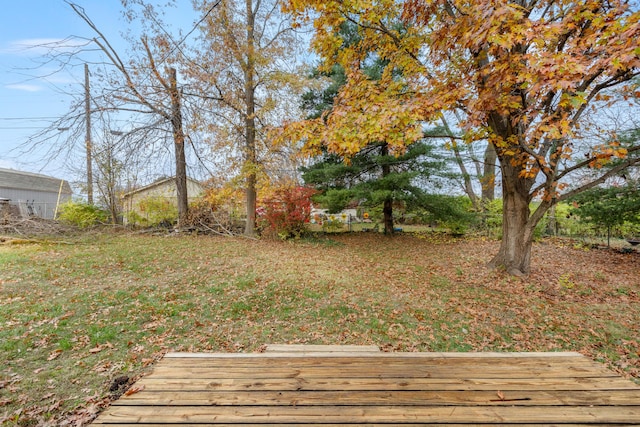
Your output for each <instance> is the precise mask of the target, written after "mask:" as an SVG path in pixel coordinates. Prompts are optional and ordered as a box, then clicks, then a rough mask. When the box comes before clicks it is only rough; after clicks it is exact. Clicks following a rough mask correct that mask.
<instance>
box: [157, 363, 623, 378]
mask: <svg viewBox="0 0 640 427" xmlns="http://www.w3.org/2000/svg"><path fill="white" fill-rule="evenodd" d="M153 374H154V375H155V376H156V377H158V378H183V377H195V378H212V379H213V378H304V379H307V378H416V377H417V378H465V377H473V378H563V377H564V378H580V377H594V376H599V377H603V378H606V377H615V376H616V375H615V373H613V372H610V371H604V370H598V371H594V370H593V369H589V368H586V367H575V366H540V367H535V366H511V365H504V366H500V365H494V366H483V367H478V368H473V367H456V366H438V367H434V366H424V365H417V366H413V367H410V368H409V367H405V366H385V367H384V369H379V368H378V367H375V366H373V365H370V367H369V369H366V368H364V367H363V366H353V365H352V366H332V367H324V366H317V367H277V366H275V367H274V366H262V367H256V368H227V369H218V368H210V367H198V366H195V367H189V366H185V367H178V368H174V367H170V366H157V367H156V368H155V369H154V371H153Z"/></svg>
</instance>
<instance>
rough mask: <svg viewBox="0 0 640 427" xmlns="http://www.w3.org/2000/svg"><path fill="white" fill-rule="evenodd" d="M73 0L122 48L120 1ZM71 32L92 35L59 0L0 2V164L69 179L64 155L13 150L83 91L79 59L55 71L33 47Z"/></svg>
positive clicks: (59, 38) (122, 25)
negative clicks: (70, 65) (75, 62)
mask: <svg viewBox="0 0 640 427" xmlns="http://www.w3.org/2000/svg"><path fill="white" fill-rule="evenodd" d="M74 2H75V3H76V4H78V5H79V6H81V7H83V8H84V9H85V11H86V13H87V15H88V16H89V17H90V18H91V19H92V20H93V21H94V23H95V24H96V26H97V27H98V28H99V29H100V30H101V31H103V32H104V33H105V35H106V36H107V37H108V38H109V39H110V41H111V42H112V43H114V44H115V45H116V46H119V47H121V48H122V50H123V51H124V50H125V47H126V46H125V45H124V44H122V41H121V39H120V32H121V31H123V30H125V28H124V26H125V22H124V20H123V19H122V18H121V11H122V4H121V2H120V0H74ZM181 3H184V5H185V6H184V9H183V10H184V12H186V15H189V17H193V11H192V10H191V6H190V4H191V2H190V1H188V0H185V1H181ZM187 8H188V10H186V9H187ZM185 21H186V20H185ZM189 22H193V19H190V21H189ZM70 36H80V37H93V33H92V32H91V30H90V29H89V27H88V26H87V24H86V23H85V22H84V21H82V19H81V18H80V17H79V16H77V15H76V14H75V12H74V11H73V10H72V9H71V7H70V6H69V5H68V4H67V3H66V2H65V1H64V0H21V1H2V13H1V14H0V167H4V168H7V167H8V168H14V169H20V170H25V171H29V172H37V173H45V174H50V175H53V176H56V177H60V178H66V179H72V178H73V176H70V175H71V173H70V172H69V165H68V164H66V163H65V159H64V158H47V156H46V154H45V153H44V151H43V150H40V151H36V152H34V153H28V154H24V153H21V152H20V150H18V147H19V146H20V145H21V144H22V143H24V142H25V141H26V140H27V139H28V138H29V137H30V136H32V135H34V134H37V133H38V131H40V130H42V129H44V128H47V127H49V126H50V125H51V122H52V121H54V120H55V119H56V118H59V117H61V116H63V115H64V114H65V113H66V112H67V111H68V109H69V106H70V104H71V102H72V101H73V97H72V96H71V95H69V94H70V93H76V94H82V93H83V91H84V74H83V72H84V71H83V67H82V65H81V62H80V61H78V63H77V65H76V66H74V67H69V68H68V69H65V70H62V71H59V72H54V71H55V70H57V69H58V67H57V66H54V65H53V64H43V59H44V56H43V50H42V48H41V47H37V46H41V45H43V44H47V43H54V42H56V41H60V40H64V39H66V38H68V37H70ZM61 137H64V136H63V135H62V136H61Z"/></svg>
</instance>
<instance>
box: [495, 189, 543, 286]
mask: <svg viewBox="0 0 640 427" xmlns="http://www.w3.org/2000/svg"><path fill="white" fill-rule="evenodd" d="M502 208H503V210H504V212H503V215H502V241H501V242H500V250H499V251H498V254H497V255H496V256H495V257H494V258H493V259H492V260H491V262H490V263H489V266H491V267H494V268H504V269H505V271H507V272H508V273H509V274H513V275H515V276H522V275H525V274H528V273H529V267H530V265H531V244H532V242H533V228H532V227H531V225H530V223H529V201H528V200H527V198H524V199H523V197H522V196H521V195H519V194H517V193H515V192H504V193H503V195H502Z"/></svg>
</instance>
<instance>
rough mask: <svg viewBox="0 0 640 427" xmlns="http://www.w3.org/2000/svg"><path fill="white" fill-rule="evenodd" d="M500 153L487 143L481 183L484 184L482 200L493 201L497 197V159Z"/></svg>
mask: <svg viewBox="0 0 640 427" xmlns="http://www.w3.org/2000/svg"><path fill="white" fill-rule="evenodd" d="M497 159H498V155H497V153H496V149H495V147H494V146H493V145H492V144H487V148H486V150H485V151H484V165H483V172H482V178H480V183H481V184H482V201H483V202H486V201H492V200H493V199H495V197H496V161H497Z"/></svg>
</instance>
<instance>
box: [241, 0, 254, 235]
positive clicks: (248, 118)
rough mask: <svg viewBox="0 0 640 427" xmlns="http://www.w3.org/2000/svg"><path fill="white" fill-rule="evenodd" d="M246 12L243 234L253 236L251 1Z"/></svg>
mask: <svg viewBox="0 0 640 427" xmlns="http://www.w3.org/2000/svg"><path fill="white" fill-rule="evenodd" d="M246 10H247V63H246V68H245V70H244V96H245V118H244V127H245V170H244V173H245V174H246V181H245V182H246V188H245V195H246V203H247V223H246V225H245V228H244V234H245V235H247V236H253V235H254V234H255V226H256V202H257V194H256V180H257V179H256V167H257V155H256V118H255V109H256V105H255V85H254V74H255V68H254V67H255V57H254V56H255V52H254V37H255V36H254V27H255V15H254V12H253V2H252V0H246Z"/></svg>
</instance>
